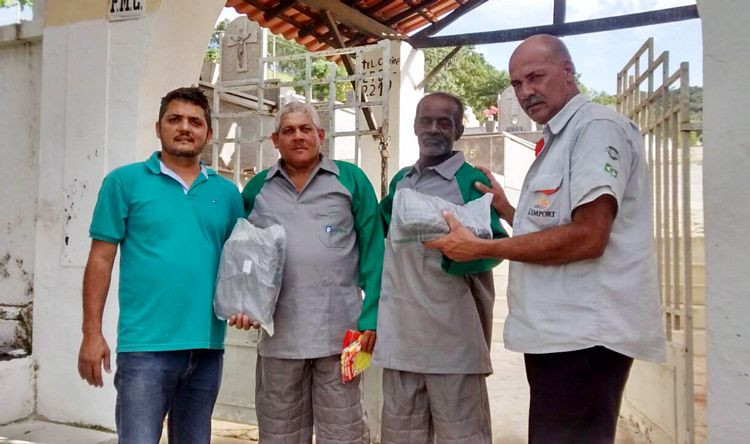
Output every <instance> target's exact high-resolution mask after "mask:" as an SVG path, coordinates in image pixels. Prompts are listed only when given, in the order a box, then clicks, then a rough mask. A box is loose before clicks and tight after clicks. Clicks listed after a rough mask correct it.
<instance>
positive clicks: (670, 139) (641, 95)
mask: <svg viewBox="0 0 750 444" xmlns="http://www.w3.org/2000/svg"><path fill="white" fill-rule="evenodd" d="M644 55H645V56H646V60H647V62H648V63H647V66H643V65H644V61H643V60H641V59H642V58H643V56H644ZM688 71H689V70H688V64H687V63H682V64H680V68H679V69H678V70H677V71H675V72H674V73H670V71H669V53H668V52H663V53H661V54H659V56H658V57H654V52H653V39H652V38H649V39H648V40H647V41H646V42H645V43H644V44H643V45H642V46H641V47H640V48H639V49H638V51H636V53H635V54H634V55H633V57H631V59H630V60H629V61H628V62H627V63H626V64H625V66H624V67H623V69H622V70H620V72H618V74H617V100H616V106H617V110H618V111H619V112H621V113H623V114H625V115H626V116H628V117H629V118H630V119H632V120H633V121H634V122H636V123H637V124H638V125H639V126H640V128H641V132H642V134H643V141H644V148H645V149H646V158H647V161H648V163H649V170H650V172H651V181H652V182H651V183H652V185H653V196H654V202H653V209H654V225H653V234H654V240H655V246H656V256H657V276H658V280H659V288H660V292H661V300H662V307H663V309H664V316H665V333H666V336H667V340H668V341H669V342H670V343H671V345H672V349H673V350H676V351H677V353H678V354H679V357H675V360H674V362H672V363H671V364H670V365H673V366H675V377H676V380H675V382H676V385H675V390H676V391H677V392H676V393H674V394H673V398H671V399H673V400H674V401H675V409H676V410H675V421H676V423H675V431H676V432H675V433H676V436H675V440H676V441H677V442H680V443H692V442H694V440H695V437H694V428H695V427H694V422H693V421H694V406H693V336H692V335H693V312H692V310H693V306H692V285H693V279H692V236H691V230H692V225H691V210H690V137H689V136H690V134H689V131H691V130H692V129H694V128H696V126H695V125H693V124H691V122H690V109H689V72H688ZM659 75H660V78H659V77H657V76H659ZM644 86H645V87H646V90H645V91H644V90H643V88H644Z"/></svg>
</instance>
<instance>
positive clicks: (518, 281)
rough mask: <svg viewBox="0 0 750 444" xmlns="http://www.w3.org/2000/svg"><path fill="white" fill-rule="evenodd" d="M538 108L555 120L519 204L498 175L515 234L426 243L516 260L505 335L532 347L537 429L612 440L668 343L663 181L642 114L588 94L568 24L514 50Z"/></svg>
mask: <svg viewBox="0 0 750 444" xmlns="http://www.w3.org/2000/svg"><path fill="white" fill-rule="evenodd" d="M510 79H511V85H512V86H513V88H514V89H515V91H516V96H517V97H518V101H519V103H520V104H521V106H523V108H524V110H525V111H526V113H527V114H528V115H529V117H531V118H532V119H534V120H535V121H536V122H538V123H541V124H545V125H546V127H545V129H544V139H543V142H542V141H540V143H539V144H538V145H537V147H538V149H537V158H536V160H535V161H534V163H532V165H531V167H530V168H529V171H528V173H527V175H526V179H525V180H524V184H523V188H522V189H521V196H520V198H519V201H518V208H517V209H515V208H513V207H512V206H511V205H510V203H509V202H508V199H507V198H506V197H505V194H504V192H503V190H502V188H501V187H500V185H499V184H498V183H497V182H495V181H494V179H493V180H492V189H488V188H487V187H485V186H482V185H477V188H478V189H480V190H482V191H488V192H492V193H493V195H494V196H493V206H494V207H495V209H496V210H498V212H499V213H500V216H501V217H502V218H503V219H505V220H506V221H507V222H508V223H510V224H511V225H512V226H513V230H514V232H513V237H512V238H509V239H503V240H499V241H494V240H490V241H484V240H480V239H477V238H475V237H474V236H473V235H472V234H471V233H470V232H469V231H468V230H467V229H466V228H464V227H462V226H461V225H460V224H458V223H457V222H456V221H455V219H454V218H452V217H450V216H449V215H448V216H446V219H448V222H449V225H451V234H450V235H449V236H446V237H444V238H441V239H438V240H436V241H433V242H429V243H427V245H428V246H431V247H435V248H439V249H440V250H442V251H443V253H444V254H446V255H448V256H449V257H451V258H453V259H456V260H469V259H476V258H490V257H492V258H502V259H509V260H511V261H512V262H511V263H510V277H509V283H508V304H509V306H510V313H509V315H508V319H507V320H506V322H505V334H504V336H503V337H504V339H505V346H506V347H507V348H508V349H510V350H515V351H519V352H523V353H525V355H524V360H525V363H526V375H527V378H528V381H529V386H530V389H531V390H530V391H531V406H530V409H529V442H531V443H592V444H593V443H596V444H599V443H611V442H614V439H615V430H616V427H617V417H618V414H619V410H620V401H621V399H622V393H623V389H624V388H625V382H626V381H627V378H628V373H629V370H630V366H631V364H632V363H633V358H637V359H646V360H651V361H661V360H664V359H665V355H666V347H665V341H664V328H663V326H662V318H661V310H660V306H659V293H658V291H657V286H656V275H655V270H656V264H655V261H654V248H653V241H652V236H653V234H652V228H651V221H652V208H651V187H650V183H651V182H650V178H649V175H648V170H647V167H646V158H645V156H644V151H643V144H642V140H643V139H642V136H641V134H640V131H639V130H638V128H637V127H636V126H635V124H634V123H633V122H631V121H629V120H627V119H626V118H625V117H624V116H622V115H620V114H618V113H616V112H614V111H612V110H610V109H608V108H607V107H604V106H601V105H597V104H594V103H590V102H589V101H588V100H587V99H586V97H585V96H583V95H581V94H579V92H578V87H577V86H576V82H575V68H574V66H573V62H572V61H571V59H570V54H569V53H568V50H567V48H565V45H564V44H563V43H562V41H560V40H559V39H558V38H556V37H552V36H549V35H537V36H533V37H530V38H528V39H527V40H525V41H524V42H523V43H521V45H520V46H519V47H518V48H516V50H515V51H514V52H513V55H512V56H511V59H510Z"/></svg>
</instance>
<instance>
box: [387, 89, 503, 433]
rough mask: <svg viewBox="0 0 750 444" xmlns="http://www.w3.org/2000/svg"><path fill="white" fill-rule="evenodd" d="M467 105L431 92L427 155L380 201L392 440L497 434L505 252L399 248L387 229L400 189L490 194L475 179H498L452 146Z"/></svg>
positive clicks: (423, 133)
mask: <svg viewBox="0 0 750 444" xmlns="http://www.w3.org/2000/svg"><path fill="white" fill-rule="evenodd" d="M463 111H464V106H463V103H462V102H461V100H460V99H459V98H457V97H455V96H453V95H451V94H447V93H442V92H438V93H432V94H429V95H427V96H425V97H424V98H422V100H421V101H420V102H419V104H418V105H417V115H416V117H415V119H414V133H415V134H416V136H417V140H418V143H419V160H418V161H417V163H416V164H415V165H414V166H409V167H406V168H404V169H402V170H401V171H399V172H398V173H397V174H396V176H395V177H394V178H393V180H392V181H391V185H390V190H389V194H388V196H386V197H385V198H384V199H383V200H382V201H381V203H380V206H381V215H382V217H383V222H384V225H385V230H386V239H387V242H386V251H385V258H384V263H383V290H382V297H381V301H380V310H379V315H378V335H379V337H378V344H377V346H376V347H375V354H374V356H373V363H375V364H377V365H379V366H381V367H383V423H382V434H381V439H382V442H383V443H384V444H385V443H391V444H402V443H427V442H437V443H465V444H477V443H491V442H492V428H491V421H490V410H489V402H488V398H487V386H486V383H485V378H486V376H487V375H488V374H490V373H492V364H491V363H490V342H491V336H492V307H493V304H494V301H495V292H494V286H493V281H492V271H491V270H492V268H493V267H494V266H495V265H497V263H498V261H496V260H480V261H474V262H453V261H451V260H448V259H447V258H444V257H441V255H440V254H439V253H438V252H437V251H434V250H430V249H426V248H424V246H423V245H422V244H421V243H420V242H414V243H404V244H399V245H398V248H394V245H395V242H396V241H394V240H392V239H391V238H390V237H389V236H388V228H389V225H390V223H391V217H392V214H391V213H392V210H393V198H394V195H395V194H396V191H398V190H403V189H412V190H416V191H418V192H420V193H423V194H427V195H430V196H438V197H440V198H442V199H445V200H446V201H449V202H451V203H453V204H457V205H463V204H465V203H467V202H469V201H472V200H474V199H477V198H479V197H481V196H482V193H480V192H479V191H477V190H476V189H475V188H474V183H475V182H476V181H480V182H482V183H486V184H487V185H489V182H488V181H487V179H486V178H485V177H484V175H483V174H482V173H481V172H480V171H479V170H477V169H476V168H474V167H473V166H471V165H469V164H468V163H466V162H465V161H464V155H463V152H460V151H453V143H454V142H455V141H457V140H458V139H460V138H461V135H462V134H463V129H464V127H463V124H462V119H463ZM487 216H488V217H491V222H492V231H493V235H495V237H503V236H506V234H505V232H504V231H503V230H502V228H501V227H500V223H499V219H498V217H497V215H496V214H494V211H493V214H492V215H490V214H488V215H487ZM393 217H394V218H395V217H397V216H396V215H393Z"/></svg>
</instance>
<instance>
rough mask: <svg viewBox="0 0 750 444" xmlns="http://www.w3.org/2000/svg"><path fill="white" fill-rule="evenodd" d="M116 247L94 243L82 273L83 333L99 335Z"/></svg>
mask: <svg viewBox="0 0 750 444" xmlns="http://www.w3.org/2000/svg"><path fill="white" fill-rule="evenodd" d="M116 254H117V245H114V244H105V243H103V242H98V241H94V242H93V243H92V246H91V252H90V253H89V259H88V262H87V263H86V269H85V271H84V273H83V327H82V328H83V333H84V334H89V333H94V334H97V333H101V331H102V316H103V314H104V305H105V304H106V302H107V293H108V292H109V285H110V282H111V277H112V266H113V264H114V259H115V255H116Z"/></svg>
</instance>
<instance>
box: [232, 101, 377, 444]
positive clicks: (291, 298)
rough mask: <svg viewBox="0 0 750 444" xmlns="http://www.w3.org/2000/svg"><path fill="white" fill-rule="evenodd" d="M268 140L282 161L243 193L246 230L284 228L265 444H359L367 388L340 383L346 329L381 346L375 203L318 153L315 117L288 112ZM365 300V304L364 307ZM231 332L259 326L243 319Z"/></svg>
mask: <svg viewBox="0 0 750 444" xmlns="http://www.w3.org/2000/svg"><path fill="white" fill-rule="evenodd" d="M275 126H276V129H275V131H274V132H273V134H272V135H271V138H272V140H273V143H274V145H275V146H276V148H277V149H278V150H279V153H280V154H281V159H279V161H278V163H277V164H276V165H274V166H273V167H271V168H269V169H267V170H264V171H261V172H260V173H258V175H256V176H255V177H253V178H252V179H251V180H250V181H249V182H248V183H247V185H246V186H245V188H244V190H243V191H242V197H243V200H244V205H245V213H246V215H247V217H248V220H249V221H250V222H251V223H252V224H254V225H256V226H258V227H261V228H265V227H268V226H270V225H274V224H281V225H282V226H283V227H284V229H285V231H286V235H287V249H286V262H285V264H284V271H283V276H282V282H281V293H280V294H279V298H278V302H277V304H276V311H275V313H274V317H273V320H274V330H275V332H274V335H273V336H269V335H268V333H266V332H265V331H263V332H262V333H261V335H262V336H261V340H260V343H259V345H258V361H257V367H256V372H255V380H256V385H255V402H256V409H257V413H258V425H259V430H260V441H261V442H263V443H271V444H272V443H287V442H294V443H298V442H311V441H312V435H313V424H314V428H315V436H316V442H318V443H321V444H323V443H339V442H347V443H353V442H362V441H363V440H364V439H366V437H367V435H368V433H367V429H366V425H365V423H364V420H363V417H362V413H363V409H362V404H361V400H360V386H359V381H360V378H357V379H355V380H354V381H351V382H348V383H343V382H342V379H341V372H340V355H341V350H342V342H343V339H344V335H345V334H346V331H347V329H352V330H359V331H361V332H362V333H363V339H362V341H363V342H362V349H363V350H364V351H367V352H371V351H372V348H373V346H374V345H375V328H376V323H377V311H378V298H379V296H380V275H381V270H382V260H383V231H382V227H381V225H380V220H379V218H378V212H377V198H376V196H375V191H374V190H373V188H372V185H371V184H370V182H369V180H368V179H367V177H366V176H365V173H364V172H363V171H362V170H361V169H359V168H358V167H357V166H356V165H354V164H351V163H349V162H343V161H338V160H331V159H329V158H328V157H326V156H325V155H324V154H322V153H321V152H320V146H321V144H322V143H323V140H324V132H323V129H321V125H320V121H319V118H318V115H317V113H316V112H315V110H314V109H313V108H312V107H311V106H310V105H308V104H304V103H301V102H290V103H288V104H287V105H285V106H284V107H282V108H281V109H280V110H279V113H278V114H277V116H276V125H275ZM361 291H364V293H365V298H364V302H363V300H362V297H361ZM229 325H236V326H237V328H242V329H248V328H250V327H251V326H253V327H256V328H257V326H258V324H257V322H255V320H253V319H249V318H248V317H247V316H246V315H242V314H237V315H234V316H231V317H230V319H229Z"/></svg>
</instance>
